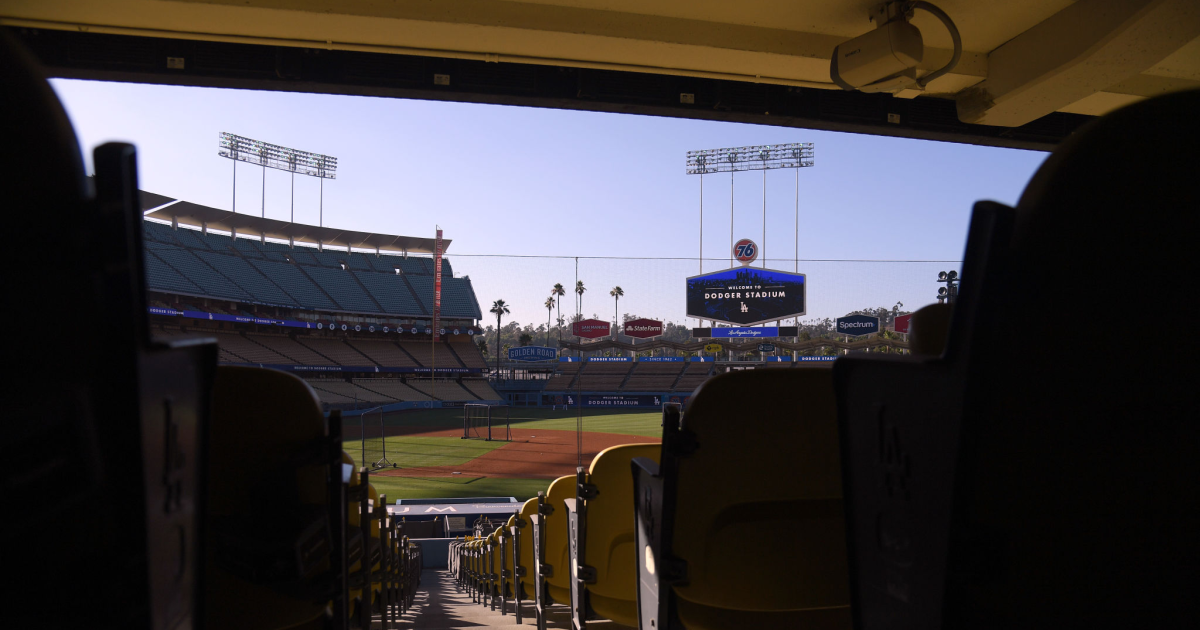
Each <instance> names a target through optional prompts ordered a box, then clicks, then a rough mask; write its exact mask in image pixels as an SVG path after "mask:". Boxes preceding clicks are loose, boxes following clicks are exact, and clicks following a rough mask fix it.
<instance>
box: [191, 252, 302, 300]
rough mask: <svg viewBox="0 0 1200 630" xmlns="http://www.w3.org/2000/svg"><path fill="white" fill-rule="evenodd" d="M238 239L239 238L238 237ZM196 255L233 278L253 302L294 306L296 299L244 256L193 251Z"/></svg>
mask: <svg viewBox="0 0 1200 630" xmlns="http://www.w3.org/2000/svg"><path fill="white" fill-rule="evenodd" d="M239 240H240V239H239ZM195 254H196V256H197V257H199V258H200V259H201V260H203V261H204V262H206V263H208V264H209V265H211V266H212V267H213V268H215V269H216V270H217V271H219V272H221V273H222V274H223V275H224V276H225V277H226V278H229V279H230V280H233V281H234V282H235V283H236V284H237V285H238V286H240V287H242V288H243V289H245V290H246V292H247V293H249V294H250V295H251V296H252V297H253V298H254V301H255V302H261V303H263V304H275V305H279V306H295V305H296V301H295V300H293V299H292V298H291V296H289V295H288V294H286V293H284V292H283V291H282V290H281V289H280V288H279V286H278V285H276V284H275V283H274V282H271V281H270V280H268V279H267V278H266V277H264V276H263V275H262V274H261V273H259V272H258V271H257V270H256V269H255V268H254V267H251V266H250V263H249V262H247V261H246V259H244V258H240V257H238V256H234V255H232V254H218V253H215V252H203V251H198V252H195Z"/></svg>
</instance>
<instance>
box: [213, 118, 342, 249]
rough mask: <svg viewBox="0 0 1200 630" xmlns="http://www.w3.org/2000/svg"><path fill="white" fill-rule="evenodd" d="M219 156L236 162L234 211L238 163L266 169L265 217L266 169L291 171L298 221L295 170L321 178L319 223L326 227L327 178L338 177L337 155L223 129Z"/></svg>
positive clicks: (264, 200)
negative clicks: (252, 138)
mask: <svg viewBox="0 0 1200 630" xmlns="http://www.w3.org/2000/svg"><path fill="white" fill-rule="evenodd" d="M217 155H219V156H221V157H223V158H227V159H229V160H232V161H233V211H234V212H237V163H238V162H246V163H248V164H257V165H258V166H261V167H262V169H263V198H262V216H263V218H266V216H267V169H268V168H273V169H277V170H280V171H288V172H289V173H291V174H292V216H291V222H292V223H295V222H296V173H299V174H301V175H308V176H309V177H316V178H317V179H319V180H321V193H320V195H321V197H320V216H319V218H318V226H319V227H324V226H325V180H327V179H337V158H335V157H333V156H329V155H322V154H320V153H310V152H308V151H300V150H298V149H289V148H287V147H281V146H279V145H277V144H271V143H269V142H263V141H261V140H251V139H250V138H246V137H243V136H239V135H236V134H232V133H228V132H225V131H222V132H221V137H220V144H219V148H218V149H217Z"/></svg>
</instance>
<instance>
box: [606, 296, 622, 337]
mask: <svg viewBox="0 0 1200 630" xmlns="http://www.w3.org/2000/svg"><path fill="white" fill-rule="evenodd" d="M608 294H609V295H611V296H613V339H616V338H617V326H618V325H620V322H618V321H617V311H618V310H620V309H619V308H618V306H619V305H620V304H621V296H622V295H625V289H622V288H621V287H613V288H612V290H611V291H609V292H608Z"/></svg>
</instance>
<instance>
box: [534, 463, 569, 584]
mask: <svg viewBox="0 0 1200 630" xmlns="http://www.w3.org/2000/svg"><path fill="white" fill-rule="evenodd" d="M574 496H575V476H574V475H568V476H565V477H559V478H558V479H555V480H554V481H553V482H551V483H550V487H549V489H547V490H546V501H545V503H546V505H547V506H548V507H549V513H548V514H546V515H545V522H544V523H543V524H542V527H544V528H545V541H546V550H545V558H546V564H547V565H549V567H550V571H549V575H548V576H546V592H547V593H548V594H549V595H550V599H551V601H553V602H555V603H558V604H562V605H564V606H568V605H570V603H571V568H570V567H571V564H570V561H569V550H568V549H567V546H568V544H569V543H568V538H567V509H566V507H565V505H564V504H563V501H564V500H566V499H570V498H574Z"/></svg>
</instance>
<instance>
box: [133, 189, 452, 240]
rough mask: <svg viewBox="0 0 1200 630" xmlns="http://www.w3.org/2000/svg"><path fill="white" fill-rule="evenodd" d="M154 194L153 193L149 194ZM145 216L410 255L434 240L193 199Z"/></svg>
mask: <svg viewBox="0 0 1200 630" xmlns="http://www.w3.org/2000/svg"><path fill="white" fill-rule="evenodd" d="M150 194H153V193H150ZM145 216H147V217H149V218H151V219H158V220H160V221H169V222H170V223H171V224H172V225H176V224H181V225H190V226H193V227H198V228H201V229H209V230H221V231H223V232H230V233H233V232H236V233H237V234H239V235H242V236H257V237H260V238H271V239H277V240H281V241H288V242H294V243H311V244H313V245H317V244H321V245H324V246H326V247H339V248H350V247H356V248H359V249H374V250H378V251H393V252H400V253H411V254H432V253H433V249H434V239H432V238H418V237H415V236H397V235H395V234H375V233H372V232H358V231H356V230H343V229H339V228H332V227H318V226H315V225H304V224H303V223H289V222H288V221H280V220H278V219H265V218H263V217H257V216H254V215H252V214H245V213H240V212H231V211H229V210H221V209H219V208H210V207H208V206H202V205H200V204H196V203H192V202H190V201H180V202H178V203H173V204H170V205H167V206H162V207H159V208H158V209H156V210H154V211H152V212H149V213H147V214H146V215H145ZM449 248H450V239H443V240H442V252H443V253H445V251H446V250H447V249H449Z"/></svg>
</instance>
